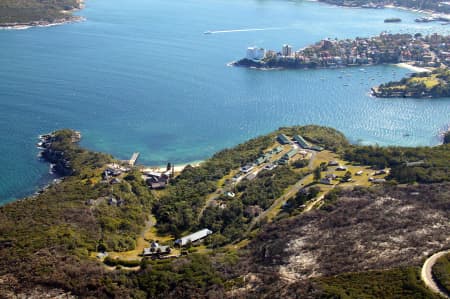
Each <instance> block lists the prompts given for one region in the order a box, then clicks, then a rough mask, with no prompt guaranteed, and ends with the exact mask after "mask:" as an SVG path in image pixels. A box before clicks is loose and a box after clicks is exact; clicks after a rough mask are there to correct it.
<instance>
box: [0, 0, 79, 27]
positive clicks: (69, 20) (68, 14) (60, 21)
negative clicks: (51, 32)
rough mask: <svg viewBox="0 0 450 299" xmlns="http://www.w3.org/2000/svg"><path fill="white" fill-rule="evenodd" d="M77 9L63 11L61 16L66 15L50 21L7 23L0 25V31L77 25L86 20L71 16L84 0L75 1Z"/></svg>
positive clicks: (77, 9)
mask: <svg viewBox="0 0 450 299" xmlns="http://www.w3.org/2000/svg"><path fill="white" fill-rule="evenodd" d="M77 4H78V7H76V8H73V9H71V10H63V11H61V13H62V14H64V15H66V16H64V17H61V18H57V19H54V20H52V21H45V20H37V21H29V22H8V23H0V30H25V29H30V28H33V27H52V26H59V25H64V24H71V23H79V22H83V21H85V20H86V18H85V17H82V16H74V15H72V14H73V13H74V12H76V11H79V10H81V9H83V8H84V7H85V4H84V0H77Z"/></svg>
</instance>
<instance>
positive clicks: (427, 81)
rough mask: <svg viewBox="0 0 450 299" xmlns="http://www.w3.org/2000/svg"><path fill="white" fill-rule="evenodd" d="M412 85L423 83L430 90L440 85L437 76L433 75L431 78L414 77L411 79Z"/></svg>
mask: <svg viewBox="0 0 450 299" xmlns="http://www.w3.org/2000/svg"><path fill="white" fill-rule="evenodd" d="M409 82H411V83H423V84H425V86H426V87H427V88H428V89H431V88H433V87H434V86H436V85H438V84H439V79H438V78H437V75H436V74H434V75H431V76H430V77H413V78H411V79H409Z"/></svg>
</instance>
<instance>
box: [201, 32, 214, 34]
mask: <svg viewBox="0 0 450 299" xmlns="http://www.w3.org/2000/svg"><path fill="white" fill-rule="evenodd" d="M211 33H212V32H211V31H205V32H203V34H211Z"/></svg>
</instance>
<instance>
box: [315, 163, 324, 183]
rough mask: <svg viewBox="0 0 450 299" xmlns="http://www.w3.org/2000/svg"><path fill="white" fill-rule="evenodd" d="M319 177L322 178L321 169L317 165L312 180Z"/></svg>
mask: <svg viewBox="0 0 450 299" xmlns="http://www.w3.org/2000/svg"><path fill="white" fill-rule="evenodd" d="M321 178H322V169H321V168H320V166H319V167H316V168H315V169H314V181H318V180H320V179H321Z"/></svg>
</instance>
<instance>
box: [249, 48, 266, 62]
mask: <svg viewBox="0 0 450 299" xmlns="http://www.w3.org/2000/svg"><path fill="white" fill-rule="evenodd" d="M265 55H266V49H264V48H258V47H248V48H247V56H246V57H247V59H251V60H261V59H263V58H264V56H265Z"/></svg>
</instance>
